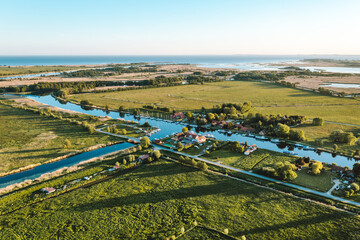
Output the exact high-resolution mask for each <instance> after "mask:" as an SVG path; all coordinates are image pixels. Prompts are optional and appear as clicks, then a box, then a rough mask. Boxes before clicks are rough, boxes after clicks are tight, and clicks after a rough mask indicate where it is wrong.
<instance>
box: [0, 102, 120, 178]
mask: <svg viewBox="0 0 360 240" xmlns="http://www.w3.org/2000/svg"><path fill="white" fill-rule="evenodd" d="M0 116H1V118H0V139H1V142H0V166H1V167H0V173H4V172H7V171H11V170H14V169H17V168H20V167H25V166H28V165H30V164H36V163H44V162H45V161H47V160H50V159H52V158H56V157H59V156H62V155H65V154H68V153H70V152H74V151H76V150H80V149H83V148H86V147H90V146H94V145H97V144H102V143H108V142H112V141H118V140H119V139H117V138H115V137H111V136H109V135H104V134H99V133H94V134H92V135H91V134H89V133H88V131H87V130H86V129H84V128H83V127H82V126H78V125H74V124H69V122H66V121H62V120H58V119H52V118H48V117H45V116H42V115H39V114H35V113H32V112H29V111H26V110H22V109H16V108H12V107H11V106H7V105H3V104H0ZM65 139H68V140H69V141H70V143H71V147H70V148H66V149H65V148H64V147H63V146H64V142H65Z"/></svg>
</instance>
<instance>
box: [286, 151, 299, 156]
mask: <svg viewBox="0 0 360 240" xmlns="http://www.w3.org/2000/svg"><path fill="white" fill-rule="evenodd" d="M283 153H285V154H289V155H297V153H295V152H294V151H283Z"/></svg>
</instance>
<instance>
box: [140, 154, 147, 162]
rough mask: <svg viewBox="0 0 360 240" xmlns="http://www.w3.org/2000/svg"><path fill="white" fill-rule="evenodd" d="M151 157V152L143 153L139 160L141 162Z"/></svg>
mask: <svg viewBox="0 0 360 240" xmlns="http://www.w3.org/2000/svg"><path fill="white" fill-rule="evenodd" d="M149 157H150V155H149V154H145V155H141V156H140V157H139V158H138V160H139V161H140V162H143V161H144V160H146V159H148V158H149Z"/></svg>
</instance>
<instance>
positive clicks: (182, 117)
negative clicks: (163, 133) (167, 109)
mask: <svg viewBox="0 0 360 240" xmlns="http://www.w3.org/2000/svg"><path fill="white" fill-rule="evenodd" d="M184 118H186V116H185V114H184V113H183V112H178V113H174V114H172V115H170V119H184Z"/></svg>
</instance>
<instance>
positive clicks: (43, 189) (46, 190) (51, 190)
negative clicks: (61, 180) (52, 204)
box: [41, 187, 56, 194]
mask: <svg viewBox="0 0 360 240" xmlns="http://www.w3.org/2000/svg"><path fill="white" fill-rule="evenodd" d="M41 191H42V192H44V193H46V194H49V193H53V192H55V191H56V189H55V188H53V187H46V188H42V189H41Z"/></svg>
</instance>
